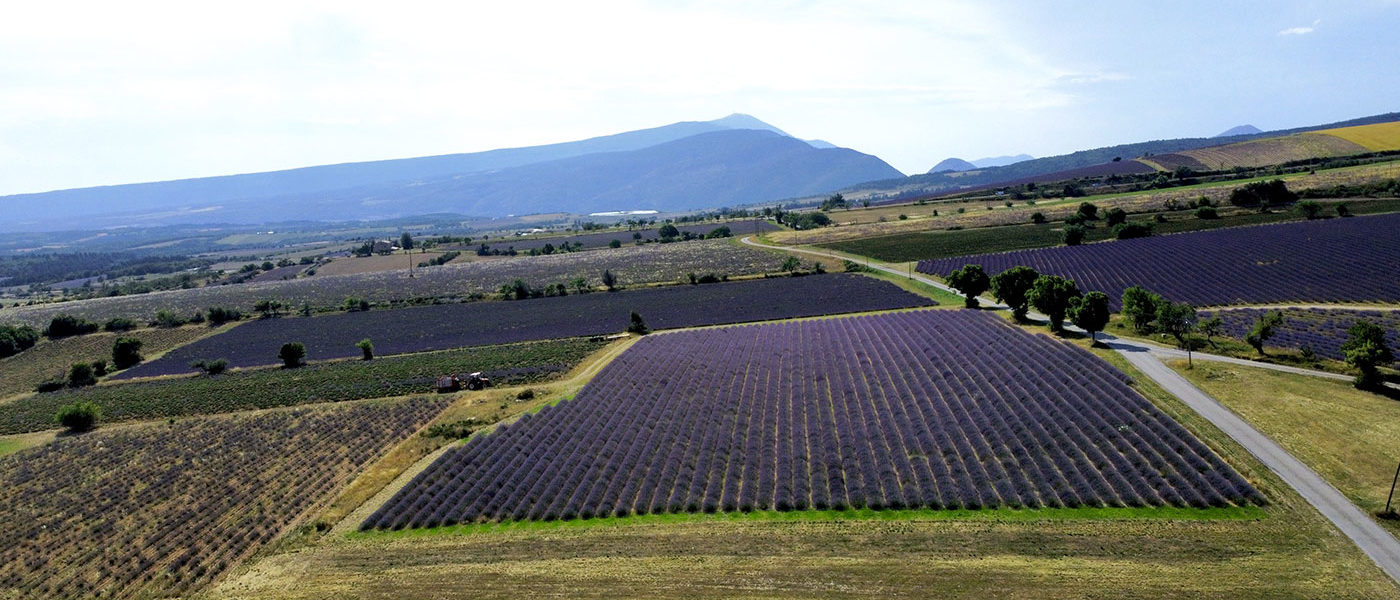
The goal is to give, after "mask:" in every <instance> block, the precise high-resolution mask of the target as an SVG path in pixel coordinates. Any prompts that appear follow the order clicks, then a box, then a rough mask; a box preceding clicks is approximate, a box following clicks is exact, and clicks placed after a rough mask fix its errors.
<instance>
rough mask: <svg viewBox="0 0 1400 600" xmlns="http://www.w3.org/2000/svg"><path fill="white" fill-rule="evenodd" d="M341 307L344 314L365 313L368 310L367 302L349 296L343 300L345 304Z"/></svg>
mask: <svg viewBox="0 0 1400 600" xmlns="http://www.w3.org/2000/svg"><path fill="white" fill-rule="evenodd" d="M343 306H344V308H345V312H357V311H365V310H369V301H368V300H365V299H364V298H357V297H355V296H351V297H349V298H346V299H345V304H344V305H343Z"/></svg>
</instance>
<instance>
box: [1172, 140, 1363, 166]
mask: <svg viewBox="0 0 1400 600" xmlns="http://www.w3.org/2000/svg"><path fill="white" fill-rule="evenodd" d="M1367 151H1368V149H1367V148H1366V147H1365V146H1362V145H1359V144H1356V143H1354V142H1350V141H1347V140H1345V139H1342V138H1340V137H1335V136H1331V135H1325V134H1319V133H1299V134H1294V135H1288V136H1283V137H1276V138H1264V139H1261V140H1250V141H1248V142H1239V143H1237V144H1226V145H1224V146H1214V147H1210V148H1197V149H1195V150H1185V151H1182V152H1179V153H1178V154H1182V155H1185V156H1189V157H1191V158H1194V159H1196V160H1198V161H1200V163H1201V164H1203V165H1205V166H1206V168H1209V169H1215V170H1220V171H1223V170H1226V169H1232V168H1235V167H1262V166H1266V165H1277V164H1282V163H1286V162H1289V161H1294V160H1304V159H1309V158H1317V157H1325V156H1349V155H1352V154H1364V153H1366V152H1367Z"/></svg>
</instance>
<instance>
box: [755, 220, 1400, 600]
mask: <svg viewBox="0 0 1400 600" xmlns="http://www.w3.org/2000/svg"><path fill="white" fill-rule="evenodd" d="M743 242H744V243H745V244H749V245H753V246H760V247H769V248H771V247H773V246H767V245H765V244H759V243H757V242H754V241H753V239H752V238H748V237H746V238H743ZM782 250H785V251H789V252H801V253H803V254H810V255H814V256H824V257H828V258H837V259H844V258H847V257H844V256H841V255H838V254H832V253H828V252H820V251H816V250H807V249H801V248H787V247H783V248H782ZM869 266H870V268H872V269H879V270H881V271H884V272H887V273H893V274H895V275H899V276H902V277H908V276H909V273H907V272H904V271H900V270H899V269H895V268H891V267H888V266H885V265H882V264H878V263H874V262H871V263H869ZM913 279H916V280H918V281H920V282H923V283H926V284H928V285H931V286H934V287H937V288H940V289H943V290H947V291H948V292H951V293H953V294H958V292H957V290H954V289H952V288H950V287H948V286H946V285H944V284H942V283H939V282H937V281H934V280H932V279H929V278H927V277H924V276H922V275H919V274H914V275H913ZM983 304H984V305H985V306H991V307H995V308H1006V306H1005V305H1004V304H997V303H995V302H987V301H984V302H983ZM1036 316H1037V317H1039V316H1041V315H1036ZM1100 339H1101V340H1103V341H1104V342H1105V343H1107V344H1108V346H1109V347H1110V348H1113V349H1114V350H1116V351H1117V352H1118V353H1119V354H1121V355H1123V357H1124V358H1126V359H1127V360H1128V362H1130V363H1132V364H1133V366H1135V367H1137V369H1138V370H1139V371H1142V373H1143V375H1146V376H1147V377H1150V378H1151V379H1152V380H1153V381H1155V382H1157V384H1158V385H1160V386H1162V388H1163V389H1165V390H1167V391H1168V392H1171V393H1172V394H1173V395H1175V396H1176V397H1177V398H1180V399H1181V401H1182V402H1184V403H1186V405H1187V406H1190V407H1191V409H1192V410H1195V411H1196V412H1197V413H1200V415H1201V416H1203V417H1205V418H1206V420H1208V421H1210V422H1211V423H1212V424H1214V425H1215V426H1216V427H1218V428H1220V430H1221V431H1224V432H1225V433H1226V434H1227V435H1229V436H1230V437H1231V438H1233V439H1234V440H1235V441H1236V442H1238V443H1239V444H1240V445H1241V446H1243V447H1244V449H1245V450H1248V451H1249V453H1250V454H1253V455H1254V456H1255V458H1258V459H1259V461H1260V462H1262V463H1264V466H1266V467H1268V468H1269V469H1270V470H1272V471H1273V472H1275V473H1277V474H1278V475H1279V477H1280V478H1281V479H1283V481H1284V483H1287V484H1288V485H1289V486H1291V487H1292V488H1293V489H1295V490H1297V491H1298V494H1299V495H1301V496H1302V497H1303V499H1304V500H1307V501H1308V503H1310V504H1312V505H1313V506H1314V507H1316V508H1317V510H1318V512H1321V513H1322V515H1323V516H1325V517H1327V519H1328V520H1329V521H1332V523H1333V524H1334V525H1336V526H1337V528H1338V529H1340V530H1341V531H1342V533H1344V534H1346V536H1347V537H1349V538H1351V539H1352V541H1353V542H1355V543H1356V545H1357V546H1358V547H1360V548H1361V551H1362V552H1365V553H1366V555H1367V556H1369V557H1371V560H1373V561H1375V562H1376V564H1377V565H1378V566H1380V568H1381V570H1383V571H1385V572H1386V574H1387V575H1390V577H1391V579H1393V580H1395V581H1396V582H1397V583H1400V541H1398V540H1396V539H1395V536H1393V535H1391V534H1390V533H1389V532H1388V531H1386V530H1384V529H1382V528H1381V526H1380V525H1378V524H1377V523H1376V522H1375V521H1373V520H1371V517H1370V516H1368V515H1367V514H1366V513H1364V512H1362V510H1361V509H1359V508H1357V507H1356V505H1354V504H1352V503H1351V501H1350V500H1348V499H1347V497H1346V496H1343V495H1342V493H1341V492H1339V491H1337V488H1334V487H1332V486H1331V485H1330V484H1328V483H1327V482H1326V481H1324V480H1323V479H1322V477H1321V476H1319V475H1318V474H1317V473H1315V472H1314V471H1313V470H1312V469H1310V468H1308V466H1307V465H1304V464H1303V463H1302V461H1299V460H1298V459H1296V458H1294V457H1293V455H1291V454H1289V453H1288V452H1287V451H1286V450H1284V449H1283V448H1282V447H1281V446H1279V445H1278V444H1277V443H1275V442H1274V441H1273V440H1271V439H1269V437H1268V436H1266V435H1264V434H1262V433H1260V432H1259V430H1257V429H1255V428H1254V427H1253V426H1251V425H1250V424H1249V423H1247V422H1246V421H1245V420H1244V419H1242V418H1240V417H1239V416H1238V415H1236V414H1235V413H1233V412H1231V411H1230V409H1228V408H1225V406H1224V405H1222V404H1220V402H1219V401H1218V400H1216V399H1215V398H1212V397H1210V396H1209V395H1207V394H1206V393H1205V392H1203V391H1201V389H1200V388H1197V387H1196V386H1195V385H1193V384H1192V383H1191V382H1190V381H1187V380H1186V378H1185V377H1182V376H1181V375H1179V374H1177V372H1176V371H1173V370H1171V369H1170V368H1168V367H1167V366H1166V365H1165V364H1163V363H1162V361H1161V359H1160V358H1159V357H1162V356H1168V357H1176V356H1180V357H1183V358H1184V357H1185V356H1186V353H1185V352H1182V351H1180V350H1176V349H1174V348H1167V347H1165V346H1158V345H1156V344H1148V343H1143V342H1139V341H1136V340H1134V341H1128V340H1123V339H1120V338H1116V337H1114V336H1111V335H1107V334H1102V335H1100ZM1192 356H1193V358H1195V359H1197V360H1212V361H1221V362H1229V363H1237V364H1242V365H1247V366H1251V367H1262V368H1266V369H1275V370H1279V371H1287V372H1291V373H1299V374H1303V375H1314V376H1318V377H1327V378H1331V379H1343V380H1349V379H1351V378H1350V377H1347V376H1346V375H1338V374H1336V373H1327V372H1324V371H1312V370H1309V369H1299V368H1297V367H1289V366H1285V365H1272V364H1268V363H1259V362H1254V361H1249V360H1244V359H1239V358H1231V357H1227V356H1217V355H1212V354H1203V353H1200V352H1196V353H1193V354H1192Z"/></svg>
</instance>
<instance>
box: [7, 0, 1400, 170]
mask: <svg viewBox="0 0 1400 600" xmlns="http://www.w3.org/2000/svg"><path fill="white" fill-rule="evenodd" d="M4 13H5V15H4V18H3V19H0V195H4V194H14V193H24V192H39V191H47V190H54V189H66V188H75V187H87V186H96V185H109V184H118V183H133V182H142V181H157V180H167V179H178V178H187V177H202V176H211V175H224V174H233V173H247V172H256V171H268V170H277V169H284V168H293V167H300V166H310V165H318V164H331V163H341V162H352V161H363V160H377V159H386V158H403V157H413V156H428V155H436V154H449V153H457V152H475V151H482V150H490V149H494V148H503V147H517V146H530V145H536V144H544V143H553V142H561V141H569V140H576V139H583V138H588V137H593V136H599V135H607V134H612V133H618V132H622V131H628V130H634V129H641V128H647V127H656V126H660V125H665V124H668V123H673V122H677V121H703V120H710V119H716V118H720V117H723V116H725V115H728V114H730V113H735V112H741V113H747V114H750V115H753V116H755V117H757V118H759V119H762V120H764V121H766V122H768V123H771V124H773V125H775V126H777V127H779V128H781V129H783V130H785V131H787V132H788V133H791V134H793V135H795V136H797V137H802V138H820V139H823V140H826V141H829V142H832V143H834V144H837V145H839V146H844V147H848V148H854V149H856V150H859V151H862V152H866V153H869V154H874V155H876V156H879V157H880V158H883V159H884V160H885V161H886V162H888V163H890V164H891V165H892V166H894V167H895V168H897V169H899V170H901V171H903V172H905V173H909V174H912V173H920V172H924V171H927V170H928V169H929V168H930V167H932V166H933V165H934V164H935V163H937V162H938V161H940V160H942V159H944V158H948V157H952V156H956V157H960V158H964V159H968V160H971V159H976V158H982V157H987V156H997V155H1009V154H1020V153H1028V154H1032V155H1035V156H1048V155H1054V154H1063V153H1067V152H1072V151H1074V150H1079V149H1086V148H1094V147H1100V146H1105V145H1112V144H1119V143H1130V142H1137V141H1145V140H1150V139H1162V138H1174V137H1200V136H1211V135H1214V134H1216V133H1219V132H1221V131H1224V130H1225V129H1228V128H1230V127H1233V126H1235V125H1240V124H1245V123H1248V124H1253V125H1255V126H1257V127H1259V128H1261V129H1265V130H1271V129H1282V128H1291V127H1298V126H1305V125H1313V124H1320V123H1327V122H1333V121H1339V120H1344V119H1350V118H1356V117H1362V116H1369V115H1373V114H1378V113H1385V112H1393V111H1400V68H1396V63H1395V60H1396V59H1395V57H1396V56H1400V36H1397V35H1395V28H1396V27H1395V26H1396V25H1397V24H1400V0H1338V1H1332V2H1324V1H1288V0H1283V1H1277V2H1274V1H1263V0H1260V1H1250V2H1174V3H1161V2H1153V3H1148V2H1141V3H1139V2H1121V1H1116V2H1108V1H1097V0H1088V1H1081V2H1057V3H1048V2H1037V1H1024V2H996V1H986V2H954V1H947V2H945V1H941V0H940V1H933V0H925V1H917V0H914V1H861V2H834V1H833V2H828V1H774V2H761V3H757V2H755V3H749V2H728V1H724V0H720V1H694V2H689V1H677V2H646V1H618V2H613V1H606V0H597V1H591V2H558V3H556V2H525V1H521V2H456V3H446V2H444V3H416V2H408V1H405V2H393V3H389V2H382V1H379V2H354V1H335V2H293V1H288V0H283V1H280V2H267V3H264V2H256V1H250V2H236V3H232V2H219V3H210V2H169V3H154V2H139V1H130V2H100V3H98V2H93V3H86V2H64V1H59V0H55V1H52V2H22V3H20V2H17V3H9V5H8V6H6V8H5V11H4Z"/></svg>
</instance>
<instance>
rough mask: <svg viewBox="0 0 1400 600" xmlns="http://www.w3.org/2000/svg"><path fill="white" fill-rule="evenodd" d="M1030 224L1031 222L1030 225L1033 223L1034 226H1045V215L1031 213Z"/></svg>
mask: <svg viewBox="0 0 1400 600" xmlns="http://www.w3.org/2000/svg"><path fill="white" fill-rule="evenodd" d="M1031 222H1032V223H1035V224H1036V225H1044V224H1045V213H1042V212H1034V213H1031Z"/></svg>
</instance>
